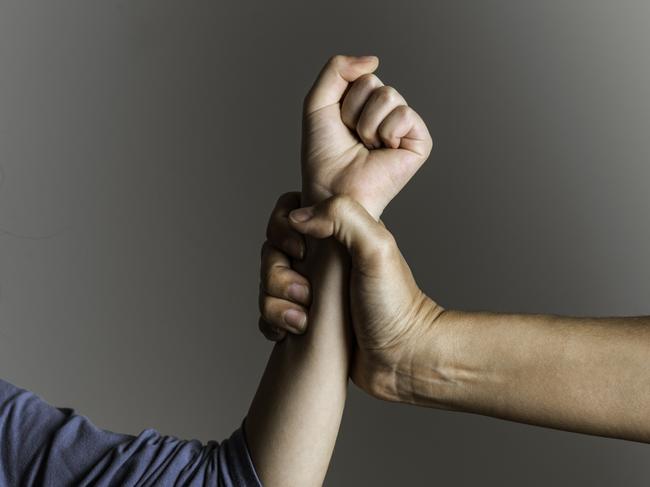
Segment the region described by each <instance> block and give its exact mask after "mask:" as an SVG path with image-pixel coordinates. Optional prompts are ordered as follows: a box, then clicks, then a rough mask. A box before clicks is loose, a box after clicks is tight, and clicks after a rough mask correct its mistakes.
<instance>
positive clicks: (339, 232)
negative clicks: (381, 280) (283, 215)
mask: <svg viewBox="0 0 650 487" xmlns="http://www.w3.org/2000/svg"><path fill="white" fill-rule="evenodd" d="M289 223H290V225H291V226H292V227H293V228H294V229H295V230H296V231H298V232H300V233H303V234H305V235H309V236H311V237H315V238H319V239H322V238H327V237H334V238H335V239H336V240H337V241H339V242H340V243H341V244H343V245H344V246H345V247H346V248H347V250H348V252H349V253H350V256H351V257H352V262H353V264H355V265H357V266H366V265H372V264H375V263H377V262H379V261H381V260H383V259H384V258H385V257H386V256H387V254H390V253H393V252H395V250H396V249H397V244H396V242H395V239H394V238H393V235H392V234H391V233H390V232H389V231H388V230H387V229H386V227H385V226H384V225H383V224H382V223H380V222H378V221H376V220H375V219H374V218H373V217H372V216H371V215H370V214H369V213H368V212H367V211H366V209H365V208H364V207H363V206H361V205H360V204H359V203H357V202H356V201H355V200H354V199H353V198H350V197H349V196H342V195H341V196H332V197H331V198H328V199H326V200H325V201H323V202H321V203H319V204H317V205H315V206H307V207H304V208H298V209H296V210H293V211H292V212H291V213H289Z"/></svg>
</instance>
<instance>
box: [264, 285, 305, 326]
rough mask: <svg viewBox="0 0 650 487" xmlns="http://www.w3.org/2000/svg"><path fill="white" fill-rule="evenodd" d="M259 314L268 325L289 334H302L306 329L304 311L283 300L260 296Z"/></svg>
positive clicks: (300, 307)
mask: <svg viewBox="0 0 650 487" xmlns="http://www.w3.org/2000/svg"><path fill="white" fill-rule="evenodd" d="M260 313H261V315H262V318H263V319H264V321H266V322H267V323H268V324H270V325H272V326H275V327H277V328H280V329H282V330H285V331H288V332H290V333H294V334H300V333H304V331H305V329H306V328H307V312H306V310H305V309H304V308H303V307H302V306H299V305H297V304H293V303H291V302H289V301H286V300H284V299H279V298H274V297H273V296H269V295H263V294H262V295H261V299H260Z"/></svg>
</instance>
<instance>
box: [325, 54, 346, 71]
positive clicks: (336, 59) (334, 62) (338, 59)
mask: <svg viewBox="0 0 650 487" xmlns="http://www.w3.org/2000/svg"><path fill="white" fill-rule="evenodd" d="M344 61H345V56H344V55H342V54H334V55H333V56H331V57H330V58H329V59H328V60H327V65H328V66H330V67H333V68H336V67H338V66H341V64H343V62H344Z"/></svg>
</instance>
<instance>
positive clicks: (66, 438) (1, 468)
mask: <svg viewBox="0 0 650 487" xmlns="http://www.w3.org/2000/svg"><path fill="white" fill-rule="evenodd" d="M0 485H2V486H19V485H20V486H39V487H40V486H50V485H51V486H57V487H58V486H61V487H64V486H91V485H92V486H136V485H137V486H166V485H170V486H171V485H173V486H177V485H179V486H181V485H182V486H215V487H216V486H219V487H222V486H223V487H234V486H255V487H261V485H262V484H261V482H260V481H259V479H258V477H257V474H256V473H255V469H254V467H253V463H252V461H251V458H250V454H249V452H248V448H247V446H246V441H245V438H244V434H243V428H239V429H237V430H236V431H235V432H234V433H233V434H232V435H231V436H230V438H228V439H227V440H224V441H223V442H222V443H221V444H219V443H217V442H216V441H209V442H208V443H207V444H202V443H201V442H200V441H198V440H181V439H179V438H175V437H173V436H163V435H161V434H160V433H158V432H157V431H156V430H153V429H145V430H143V431H142V432H141V433H140V434H139V435H137V436H133V435H128V434H121V433H114V432H111V431H106V430H103V429H100V428H97V427H96V426H95V425H93V424H92V423H91V422H90V421H89V420H88V418H86V417H85V416H83V415H79V414H77V413H75V411H74V410H73V409H69V408H57V407H54V406H51V405H50V404H48V403H47V402H45V401H44V400H43V399H41V398H40V397H39V396H37V395H36V394H34V393H32V392H29V391H26V390H24V389H20V388H18V387H16V386H14V385H12V384H10V383H8V382H5V381H3V380H1V379H0Z"/></svg>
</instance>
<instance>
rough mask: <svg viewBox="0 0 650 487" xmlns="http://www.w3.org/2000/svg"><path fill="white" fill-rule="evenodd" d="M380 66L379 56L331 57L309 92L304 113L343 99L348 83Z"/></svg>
mask: <svg viewBox="0 0 650 487" xmlns="http://www.w3.org/2000/svg"><path fill="white" fill-rule="evenodd" d="M377 66H379V58H377V56H361V57H354V56H343V55H337V56H333V57H332V58H330V60H329V61H328V62H327V64H326V65H325V67H324V68H323V69H322V70H321V72H320V73H319V75H318V78H317V79H316V81H315V82H314V84H313V86H312V87H311V89H310V90H309V93H307V96H306V97H305V103H304V113H305V114H309V113H312V112H315V111H316V110H319V109H321V108H323V107H326V106H328V105H332V104H334V103H338V102H340V101H341V98H342V97H343V94H344V93H345V90H346V88H347V87H348V83H351V82H353V81H354V80H356V79H357V78H358V77H359V76H361V75H364V74H367V73H372V72H373V71H374V70H376V69H377Z"/></svg>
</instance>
